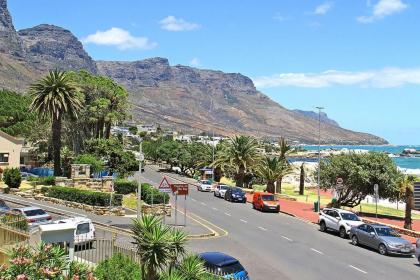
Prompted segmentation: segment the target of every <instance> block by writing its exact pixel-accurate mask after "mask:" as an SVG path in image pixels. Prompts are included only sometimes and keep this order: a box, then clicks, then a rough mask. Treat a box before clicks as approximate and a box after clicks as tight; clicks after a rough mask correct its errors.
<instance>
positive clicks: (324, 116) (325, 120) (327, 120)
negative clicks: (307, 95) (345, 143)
mask: <svg viewBox="0 0 420 280" xmlns="http://www.w3.org/2000/svg"><path fill="white" fill-rule="evenodd" d="M293 111H294V112H296V113H298V114H302V115H304V116H306V117H308V118H311V119H314V120H316V121H318V119H319V116H318V113H317V112H314V111H303V110H298V109H295V110H293ZM321 122H322V123H327V124H330V125H334V126H340V125H339V124H338V122H336V121H335V120H332V119H330V118H329V117H328V115H327V114H326V113H325V112H321Z"/></svg>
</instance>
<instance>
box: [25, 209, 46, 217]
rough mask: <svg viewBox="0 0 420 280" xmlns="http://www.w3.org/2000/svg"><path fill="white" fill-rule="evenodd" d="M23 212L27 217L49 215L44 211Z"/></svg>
mask: <svg viewBox="0 0 420 280" xmlns="http://www.w3.org/2000/svg"><path fill="white" fill-rule="evenodd" d="M23 212H25V215H26V216H27V217H32V216H41V215H47V213H45V211H44V210H42V209H33V210H25V211H23Z"/></svg>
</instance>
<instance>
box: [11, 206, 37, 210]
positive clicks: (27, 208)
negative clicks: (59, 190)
mask: <svg viewBox="0 0 420 280" xmlns="http://www.w3.org/2000/svg"><path fill="white" fill-rule="evenodd" d="M39 209H41V210H44V209H42V208H40V207H35V206H28V207H21V208H13V210H21V211H30V210H39ZM44 211H45V210H44Z"/></svg>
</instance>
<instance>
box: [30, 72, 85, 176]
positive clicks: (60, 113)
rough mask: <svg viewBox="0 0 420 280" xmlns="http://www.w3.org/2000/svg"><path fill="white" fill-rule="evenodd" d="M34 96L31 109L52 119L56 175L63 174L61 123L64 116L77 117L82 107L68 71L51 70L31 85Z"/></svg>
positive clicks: (43, 116) (42, 116)
mask: <svg viewBox="0 0 420 280" xmlns="http://www.w3.org/2000/svg"><path fill="white" fill-rule="evenodd" d="M30 90H31V96H32V97H33V100H32V103H31V105H30V110H31V111H33V112H36V113H37V114H38V115H39V116H40V118H43V119H50V120H51V121H52V129H51V130H52V137H51V138H52V142H53V158H54V175H55V176H59V175H61V164H60V160H61V159H60V150H61V123H62V118H63V117H70V118H77V115H78V113H79V111H80V109H81V107H82V105H81V102H80V100H79V99H78V97H77V94H76V88H75V87H74V86H73V85H72V83H71V81H70V79H69V76H68V75H67V73H66V72H61V71H58V70H55V71H50V72H49V74H48V75H47V76H45V77H44V78H42V79H41V80H40V81H38V82H36V83H34V84H33V85H31V87H30Z"/></svg>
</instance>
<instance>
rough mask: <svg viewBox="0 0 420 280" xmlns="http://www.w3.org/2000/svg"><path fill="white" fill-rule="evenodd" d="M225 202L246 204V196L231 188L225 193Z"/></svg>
mask: <svg viewBox="0 0 420 280" xmlns="http://www.w3.org/2000/svg"><path fill="white" fill-rule="evenodd" d="M225 200H227V201H230V202H242V203H246V194H245V192H244V191H243V190H241V189H240V188H235V187H231V188H229V189H228V190H227V191H226V193H225Z"/></svg>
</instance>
